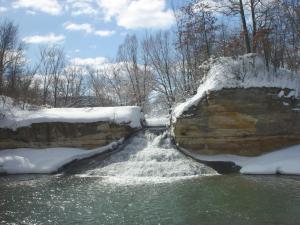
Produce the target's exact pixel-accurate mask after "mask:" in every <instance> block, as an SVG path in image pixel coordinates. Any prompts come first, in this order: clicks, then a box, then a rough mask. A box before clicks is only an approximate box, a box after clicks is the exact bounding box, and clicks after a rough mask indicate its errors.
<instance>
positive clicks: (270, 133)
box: [174, 88, 300, 156]
mask: <svg viewBox="0 0 300 225" xmlns="http://www.w3.org/2000/svg"><path fill="white" fill-rule="evenodd" d="M280 91H281V90H280V89H278V88H247V89H246V88H245V89H244V88H227V89H223V90H220V91H215V92H210V93H207V94H206V96H205V97H204V98H202V99H201V101H200V102H199V104H198V105H197V106H194V107H191V108H190V109H189V110H188V111H185V112H184V113H183V114H182V115H181V116H180V117H179V118H177V121H176V124H174V134H175V138H176V142H177V143H178V144H179V146H181V147H183V148H185V149H188V150H190V151H192V152H194V153H198V154H209V155H215V154H235V155H243V156H255V155H260V154H263V153H266V152H270V151H273V150H277V149H280V148H282V147H286V146H290V145H294V144H300V109H299V108H300V105H299V103H300V102H299V100H297V99H295V98H293V97H289V98H288V97H281V96H280V95H278V93H280ZM284 92H285V95H286V96H287V95H288V93H289V92H290V90H284Z"/></svg>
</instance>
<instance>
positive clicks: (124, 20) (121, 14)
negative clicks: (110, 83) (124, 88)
mask: <svg viewBox="0 0 300 225" xmlns="http://www.w3.org/2000/svg"><path fill="white" fill-rule="evenodd" d="M180 1H181V2H185V1H184V0H179V2H180ZM172 5H173V3H172V0H0V21H1V20H4V19H8V20H11V21H13V22H14V23H15V24H17V25H19V37H20V39H21V40H23V41H24V42H25V43H26V44H27V50H26V53H27V56H28V57H29V58H30V59H32V60H34V59H36V58H37V57H38V49H39V46H41V45H51V44H58V45H62V46H63V48H64V50H65V53H66V56H67V58H68V60H69V61H70V62H74V63H75V62H76V63H77V64H80V63H82V64H101V63H103V62H105V61H107V60H110V59H112V58H114V57H115V55H116V53H117V49H118V46H119V44H121V43H122V42H123V40H124V38H125V36H126V35H127V34H133V33H134V34H137V35H142V34H144V32H145V30H147V31H148V32H149V31H150V32H151V31H155V30H159V29H162V30H165V29H169V28H171V27H172V26H173V25H174V24H175V19H174V15H173V11H172Z"/></svg>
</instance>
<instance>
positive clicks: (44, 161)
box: [0, 139, 123, 174]
mask: <svg viewBox="0 0 300 225" xmlns="http://www.w3.org/2000/svg"><path fill="white" fill-rule="evenodd" d="M122 142H123V139H122V140H119V141H117V142H113V143H111V144H109V145H107V146H104V147H101V148H97V149H94V150H89V151H87V150H83V149H76V148H48V149H25V148H20V149H8V150H3V151H0V173H8V174H26V173H42V174H48V173H54V172H57V171H58V169H60V168H61V167H62V166H64V165H66V164H68V163H70V162H72V161H74V160H76V159H84V158H88V157H91V156H93V155H96V154H100V153H104V152H106V151H109V150H111V149H114V148H116V147H117V146H118V145H119V144H121V143H122Z"/></svg>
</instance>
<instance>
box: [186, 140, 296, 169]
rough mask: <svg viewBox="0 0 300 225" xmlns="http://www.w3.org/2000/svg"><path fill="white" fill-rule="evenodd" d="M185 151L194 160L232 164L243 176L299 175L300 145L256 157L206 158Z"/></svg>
mask: <svg viewBox="0 0 300 225" xmlns="http://www.w3.org/2000/svg"><path fill="white" fill-rule="evenodd" d="M183 151H185V152H186V153H187V154H188V155H190V156H192V157H193V158H195V159H199V160H203V161H223V162H234V163H235V164H236V165H238V166H240V167H241V170H240V172H241V173H243V174H291V175H300V145H296V146H292V147H289V148H285V149H282V150H278V151H274V152H271V153H267V154H264V155H261V156H256V157H245V156H236V155H216V156H207V155H199V154H195V153H191V152H189V151H187V150H183Z"/></svg>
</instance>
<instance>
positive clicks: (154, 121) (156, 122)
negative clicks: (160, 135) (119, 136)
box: [145, 115, 170, 127]
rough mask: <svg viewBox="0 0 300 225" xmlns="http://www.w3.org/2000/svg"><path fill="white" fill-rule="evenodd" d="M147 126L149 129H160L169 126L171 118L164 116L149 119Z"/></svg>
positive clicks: (147, 118)
mask: <svg viewBox="0 0 300 225" xmlns="http://www.w3.org/2000/svg"><path fill="white" fill-rule="evenodd" d="M145 120H146V125H147V126H149V127H159V126H169V125H170V118H169V116H167V115H162V116H160V117H147V116H146V118H145Z"/></svg>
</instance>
